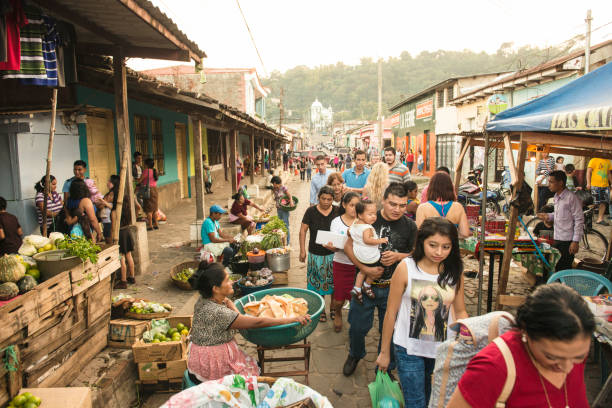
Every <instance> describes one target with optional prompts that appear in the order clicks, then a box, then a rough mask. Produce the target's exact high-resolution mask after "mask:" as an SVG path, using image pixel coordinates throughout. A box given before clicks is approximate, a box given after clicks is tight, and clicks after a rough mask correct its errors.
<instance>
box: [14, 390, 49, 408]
mask: <svg viewBox="0 0 612 408" xmlns="http://www.w3.org/2000/svg"><path fill="white" fill-rule="evenodd" d="M41 402H42V400H41V399H40V398H38V397H37V396H36V395H34V394H32V393H31V392H28V391H26V392H22V393H21V394H19V395H16V396H15V397H14V398H13V399H12V400H11V402H9V404H8V406H7V407H6V408H17V407H23V408H36V407H38V406H39V405H40V404H41Z"/></svg>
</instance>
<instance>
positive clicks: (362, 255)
mask: <svg viewBox="0 0 612 408" xmlns="http://www.w3.org/2000/svg"><path fill="white" fill-rule="evenodd" d="M376 211H377V210H376V204H375V203H374V202H372V201H371V200H367V199H366V200H361V201H360V202H358V203H357V205H356V206H355V212H356V214H357V220H355V222H354V223H353V225H351V227H350V228H349V233H350V234H351V238H353V251H354V253H355V257H356V258H357V260H358V261H359V262H361V263H362V264H364V265H366V266H378V265H379V263H380V251H379V250H378V246H379V245H381V244H386V243H388V242H389V238H378V237H377V235H376V231H375V230H374V227H373V226H372V224H374V222H376ZM362 289H363V292H364V293H365V294H366V296H367V297H369V298H370V299H374V298H375V297H376V295H375V294H374V291H372V278H370V277H366V275H365V274H364V273H363V272H361V271H360V272H359V273H358V274H357V278H356V279H355V286H354V287H353V289H352V290H351V295H352V296H354V297H355V298H356V299H357V301H359V303H363V295H362Z"/></svg>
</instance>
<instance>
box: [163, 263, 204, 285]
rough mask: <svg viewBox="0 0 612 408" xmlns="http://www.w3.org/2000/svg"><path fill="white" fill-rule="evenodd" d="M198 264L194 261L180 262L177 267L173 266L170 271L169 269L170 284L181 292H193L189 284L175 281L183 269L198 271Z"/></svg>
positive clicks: (178, 280)
mask: <svg viewBox="0 0 612 408" xmlns="http://www.w3.org/2000/svg"><path fill="white" fill-rule="evenodd" d="M199 264H200V263H199V262H195V261H189V262H182V263H180V264H178V265H174V266H173V267H172V268H171V269H170V279H172V282H173V283H174V284H175V285H176V286H177V287H179V288H181V289H183V290H194V289H193V288H192V287H191V284H190V283H189V282H185V281H182V280H180V279H176V275H177V274H178V273H179V272H181V271H182V270H183V269H187V268H194V269H196V270H197V269H198V265H199Z"/></svg>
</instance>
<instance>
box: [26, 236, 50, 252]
mask: <svg viewBox="0 0 612 408" xmlns="http://www.w3.org/2000/svg"><path fill="white" fill-rule="evenodd" d="M23 242H24V243H28V244H32V245H34V247H36V249H38V248H42V247H44V246H45V245H47V244H50V243H51V240H50V239H49V238H45V237H43V236H42V235H28V236H27V237H25V238H24V239H23Z"/></svg>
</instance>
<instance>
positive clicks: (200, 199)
mask: <svg viewBox="0 0 612 408" xmlns="http://www.w3.org/2000/svg"><path fill="white" fill-rule="evenodd" d="M191 123H192V124H193V150H194V152H193V162H194V163H193V164H194V167H195V196H196V220H198V221H200V220H204V178H203V174H202V170H203V163H202V121H201V120H200V119H195V118H194V119H192V120H191Z"/></svg>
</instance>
